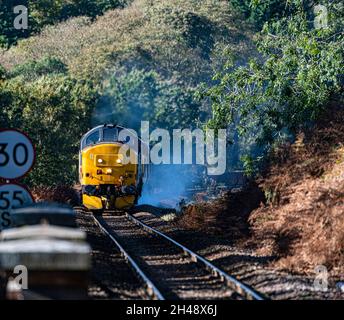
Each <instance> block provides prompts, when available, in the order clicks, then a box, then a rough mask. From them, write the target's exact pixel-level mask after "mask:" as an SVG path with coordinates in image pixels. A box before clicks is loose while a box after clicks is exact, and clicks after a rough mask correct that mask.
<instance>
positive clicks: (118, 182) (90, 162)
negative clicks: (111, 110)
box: [79, 124, 147, 210]
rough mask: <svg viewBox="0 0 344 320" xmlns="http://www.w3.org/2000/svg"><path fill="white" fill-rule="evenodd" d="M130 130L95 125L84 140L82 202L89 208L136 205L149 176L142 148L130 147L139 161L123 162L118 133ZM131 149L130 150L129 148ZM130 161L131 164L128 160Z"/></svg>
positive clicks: (82, 149)
mask: <svg viewBox="0 0 344 320" xmlns="http://www.w3.org/2000/svg"><path fill="white" fill-rule="evenodd" d="M122 130H128V129H125V128H123V127H121V126H118V125H111V124H105V125H101V126H98V127H95V128H93V129H92V130H90V131H89V132H87V133H86V134H85V135H84V136H83V137H82V139H81V146H80V154H79V175H80V184H81V186H82V203H83V205H84V206H85V207H86V208H88V209H90V210H104V209H107V210H111V209H127V208H130V207H132V206H134V205H135V204H136V203H137V201H138V199H139V197H140V196H141V191H142V187H143V183H144V181H145V180H146V178H147V172H146V171H147V170H146V166H145V165H143V164H141V156H140V152H141V151H140V149H137V150H131V151H134V152H130V154H131V155H134V156H136V161H132V160H133V159H131V157H132V156H131V155H130V161H123V159H124V157H125V155H124V154H123V153H122V152H123V151H122V149H121V147H122V145H123V144H124V143H126V141H120V140H119V133H120V132H121V131H122ZM127 151H128V150H127ZM127 162H128V163H127Z"/></svg>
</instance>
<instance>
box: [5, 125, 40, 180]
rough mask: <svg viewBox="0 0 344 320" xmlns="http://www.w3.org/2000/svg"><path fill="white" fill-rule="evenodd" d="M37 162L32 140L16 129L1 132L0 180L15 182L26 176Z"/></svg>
mask: <svg viewBox="0 0 344 320" xmlns="http://www.w3.org/2000/svg"><path fill="white" fill-rule="evenodd" d="M34 162H35V149H34V147H33V145H32V142H31V140H30V139H29V138H28V137H27V136H26V135H25V134H24V133H22V132H20V131H18V130H14V129H6V130H0V178H3V179H5V180H14V179H18V178H21V177H23V176H24V175H26V174H27V173H28V172H29V171H30V170H31V168H32V166H33V163H34Z"/></svg>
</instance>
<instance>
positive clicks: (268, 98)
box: [200, 0, 344, 159]
mask: <svg viewBox="0 0 344 320" xmlns="http://www.w3.org/2000/svg"><path fill="white" fill-rule="evenodd" d="M292 5H293V6H294V10H295V13H294V14H292V15H291V16H290V17H285V18H282V19H280V20H278V21H276V22H272V23H268V24H266V25H265V26H264V28H263V31H262V34H261V36H260V38H259V40H258V43H257V46H258V50H259V52H260V54H261V56H260V57H259V58H256V59H252V60H250V62H249V63H248V64H247V65H245V66H239V67H238V66H236V65H235V63H234V60H233V59H232V57H231V55H230V53H228V52H226V53H225V54H226V56H227V63H226V65H225V68H224V70H223V71H222V72H219V73H217V74H216V75H215V76H214V81H216V82H215V84H214V86H212V87H211V88H207V87H204V88H203V89H202V90H201V91H200V95H201V97H207V98H209V99H210V101H211V103H212V110H213V118H212V119H211V120H210V121H209V123H208V125H209V126H210V127H216V128H220V127H227V126H228V125H233V124H234V125H235V129H236V130H238V131H239V133H240V134H241V136H247V135H252V133H254V136H255V139H254V142H255V143H258V144H259V145H265V146H267V147H268V146H270V145H271V144H273V143H274V142H276V141H277V140H279V139H282V138H283V136H285V134H286V133H288V132H291V133H293V132H297V131H298V130H300V129H302V128H303V127H304V126H305V125H307V124H310V123H311V122H312V121H313V120H315V119H317V118H318V117H319V115H321V113H322V111H323V110H324V108H325V107H326V103H327V102H328V101H329V99H331V97H333V96H334V95H337V94H339V93H340V91H341V88H342V85H343V78H342V75H343V65H344V63H343V16H344V14H343V6H342V5H340V3H339V2H332V1H331V2H328V3H326V8H327V10H328V25H327V26H325V27H323V28H315V27H314V24H313V23H310V22H309V20H308V18H309V16H308V14H307V10H306V9H305V8H304V7H303V5H302V3H301V1H298V0H295V1H292ZM247 159H248V158H247Z"/></svg>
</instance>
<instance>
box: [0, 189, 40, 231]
mask: <svg viewBox="0 0 344 320" xmlns="http://www.w3.org/2000/svg"><path fill="white" fill-rule="evenodd" d="M31 203H33V198H32V195H31V193H30V192H29V191H28V190H27V189H26V187H24V186H21V185H19V184H10V183H8V184H0V230H2V229H3V228H7V227H9V226H10V224H11V210H12V209H15V208H18V207H22V206H25V205H29V204H31Z"/></svg>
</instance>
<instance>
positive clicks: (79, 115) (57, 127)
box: [0, 75, 97, 186]
mask: <svg viewBox="0 0 344 320" xmlns="http://www.w3.org/2000/svg"><path fill="white" fill-rule="evenodd" d="M96 100H97V93H96V92H95V90H94V89H93V88H92V85H91V84H90V83H88V82H86V81H80V80H79V81H78V80H75V79H72V78H70V77H68V76H64V75H50V76H42V77H40V78H39V79H37V80H35V81H32V82H29V83H28V82H26V81H25V80H23V79H22V78H14V79H12V80H8V81H6V82H3V83H2V84H1V87H0V107H1V109H2V116H1V117H0V126H1V127H13V128H19V129H21V130H23V131H24V132H26V133H27V134H28V135H29V136H30V137H31V139H32V140H33V142H34V144H35V147H36V152H37V161H36V164H35V167H34V170H33V171H32V173H30V175H29V176H28V177H27V178H26V182H27V183H28V184H29V185H46V186H49V185H56V184H72V183H74V182H75V181H76V179H77V154H78V149H79V141H80V138H81V136H82V134H83V133H84V132H85V131H86V130H87V129H88V128H89V126H90V118H91V111H92V110H93V108H94V105H95V104H96Z"/></svg>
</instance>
